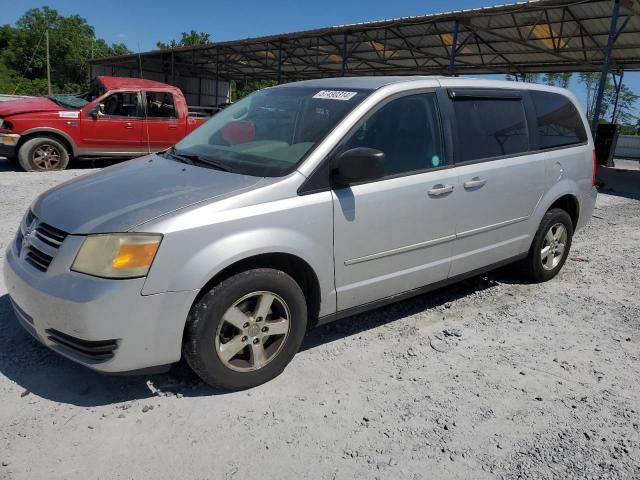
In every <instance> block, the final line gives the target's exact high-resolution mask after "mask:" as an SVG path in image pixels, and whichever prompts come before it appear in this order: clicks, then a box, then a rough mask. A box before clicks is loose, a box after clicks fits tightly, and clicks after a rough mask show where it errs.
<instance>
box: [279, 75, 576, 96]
mask: <svg viewBox="0 0 640 480" xmlns="http://www.w3.org/2000/svg"><path fill="white" fill-rule="evenodd" d="M421 80H422V81H425V80H436V81H437V82H438V83H439V84H440V85H441V86H443V87H477V88H518V89H520V90H547V91H556V92H561V93H564V94H567V93H569V92H568V91H567V90H565V89H562V88H558V87H551V86H548V85H542V84H539V83H528V82H513V81H508V80H493V79H486V78H473V77H445V76H436V75H407V76H369V77H366V76H365V77H334V78H319V79H316V80H303V81H300V82H293V83H284V84H282V85H278V86H277V87H275V88H280V87H291V86H300V87H315V88H356V89H366V90H377V89H378V88H381V87H384V86H387V85H391V84H402V83H406V84H407V85H409V84H410V83H413V82H417V81H421Z"/></svg>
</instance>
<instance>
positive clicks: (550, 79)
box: [542, 72, 571, 88]
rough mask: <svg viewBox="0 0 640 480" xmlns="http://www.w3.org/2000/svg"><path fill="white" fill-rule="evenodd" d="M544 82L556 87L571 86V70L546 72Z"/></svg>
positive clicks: (543, 77)
mask: <svg viewBox="0 0 640 480" xmlns="http://www.w3.org/2000/svg"><path fill="white" fill-rule="evenodd" d="M542 82H543V83H546V84H547V85H551V86H554V87H562V88H569V83H570V82H571V72H561V73H545V74H544V75H543V76H542Z"/></svg>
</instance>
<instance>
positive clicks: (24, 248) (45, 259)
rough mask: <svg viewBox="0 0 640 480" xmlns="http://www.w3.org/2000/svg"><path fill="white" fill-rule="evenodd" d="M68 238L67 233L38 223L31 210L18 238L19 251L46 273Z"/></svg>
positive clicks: (22, 224) (29, 261)
mask: <svg viewBox="0 0 640 480" xmlns="http://www.w3.org/2000/svg"><path fill="white" fill-rule="evenodd" d="M65 238H67V233H66V232H63V231H62V230H60V229H58V228H55V227H52V226H51V225H48V224H46V223H44V222H38V218H37V217H36V216H35V214H34V213H33V212H32V211H31V210H29V212H27V214H26V215H25V217H24V221H23V222H22V223H21V224H20V231H19V232H18V235H17V236H16V243H17V249H18V252H19V254H20V256H21V257H22V258H24V259H25V261H27V262H28V263H29V264H31V265H32V266H33V267H35V268H37V269H38V270H40V271H41V272H46V271H47V270H48V268H49V265H50V264H51V262H52V261H53V259H54V258H55V256H56V253H58V249H59V248H60V246H61V245H62V242H64V240H65Z"/></svg>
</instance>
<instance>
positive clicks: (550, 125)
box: [529, 91, 587, 149]
mask: <svg viewBox="0 0 640 480" xmlns="http://www.w3.org/2000/svg"><path fill="white" fill-rule="evenodd" d="M529 94H530V95H531V100H532V101H533V107H534V109H535V112H536V119H537V123H538V139H539V141H540V148H542V149H545V148H557V147H564V146H567V145H575V144H579V143H584V142H586V141H587V132H586V131H585V128H584V124H583V122H582V119H581V117H580V113H578V109H577V108H576V107H575V105H574V104H573V103H572V102H571V101H570V100H569V99H568V98H567V97H565V96H563V95H560V94H557V93H553V92H539V91H531V92H529Z"/></svg>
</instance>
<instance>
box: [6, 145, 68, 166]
mask: <svg viewBox="0 0 640 480" xmlns="http://www.w3.org/2000/svg"><path fill="white" fill-rule="evenodd" d="M18 163H20V166H21V167H22V168H23V169H24V170H25V171H27V172H38V171H50V170H64V169H65V168H67V165H69V152H68V151H67V148H66V147H65V146H64V144H63V143H62V142H61V141H60V140H57V139H55V138H53V137H35V138H32V139H29V140H27V141H26V142H24V144H22V146H21V147H20V150H19V151H18Z"/></svg>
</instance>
